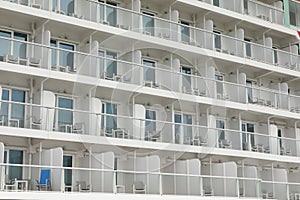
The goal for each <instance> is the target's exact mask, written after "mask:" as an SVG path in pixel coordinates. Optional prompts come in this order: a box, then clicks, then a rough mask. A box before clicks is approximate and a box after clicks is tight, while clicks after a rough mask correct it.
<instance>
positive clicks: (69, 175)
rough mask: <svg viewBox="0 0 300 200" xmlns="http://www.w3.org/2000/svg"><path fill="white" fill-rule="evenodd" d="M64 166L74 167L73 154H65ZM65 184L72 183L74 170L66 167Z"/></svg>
mask: <svg viewBox="0 0 300 200" xmlns="http://www.w3.org/2000/svg"><path fill="white" fill-rule="evenodd" d="M63 166H64V167H72V156H64V157H63ZM64 173H65V185H69V186H70V185H72V170H71V169H65V170H64Z"/></svg>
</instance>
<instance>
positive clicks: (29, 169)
mask: <svg viewBox="0 0 300 200" xmlns="http://www.w3.org/2000/svg"><path fill="white" fill-rule="evenodd" d="M4 167H14V168H21V169H22V170H23V172H25V173H23V174H25V175H23V179H22V180H23V181H27V182H31V180H32V179H38V177H39V175H37V174H39V171H40V170H41V169H49V170H50V171H51V176H52V177H51V180H52V185H51V187H52V188H54V187H55V188H56V189H53V191H57V192H58V191H60V192H64V191H65V188H64V186H65V183H64V181H63V180H64V179H63V177H64V171H65V170H70V171H71V172H72V174H77V175H78V174H84V175H87V177H88V178H84V181H87V184H89V185H92V183H93V181H95V178H93V176H92V175H93V174H96V175H97V173H101V174H102V175H103V176H104V175H105V176H107V177H111V179H113V181H112V184H111V185H109V186H108V185H107V184H106V186H107V188H110V189H108V191H109V193H117V192H118V191H117V190H116V189H117V187H118V184H117V183H116V181H117V180H118V177H125V176H126V175H129V176H132V177H138V176H145V177H144V178H143V180H142V181H143V182H145V183H148V185H146V187H147V190H146V191H145V194H160V195H178V193H177V192H176V189H175V190H174V191H173V192H170V191H169V190H166V189H165V187H164V186H165V185H166V184H170V180H169V179H168V178H169V177H170V178H174V181H176V180H175V178H185V179H186V182H187V183H188V184H189V183H192V182H193V184H198V186H199V187H198V192H199V193H198V194H192V193H190V192H189V191H186V192H185V193H182V194H181V195H193V196H205V191H204V190H205V189H206V187H212V188H213V187H215V184H216V182H217V181H222V182H223V184H224V185H226V184H228V187H229V185H230V184H235V185H236V186H239V183H242V182H243V181H244V182H248V183H253V184H254V185H256V189H255V193H253V194H251V195H249V196H251V197H259V196H260V194H261V191H260V189H259V188H261V187H260V185H261V184H262V179H259V178H247V177H237V176H236V177H234V176H225V175H223V176H216V175H203V174H201V175H200V174H199V175H196V174H188V173H168V172H160V170H159V169H157V171H155V172H151V171H133V170H132V171H131V170H121V169H117V170H114V169H99V168H92V167H89V168H79V167H61V166H51V165H48V166H47V165H36V164H5V163H2V164H0V169H1V171H2V172H4ZM33 172H35V173H33ZM87 173H88V174H87ZM54 174H55V177H54V176H53V175H54ZM155 177H156V178H155ZM150 178H152V181H151V182H149V180H150ZM153 178H155V180H154V179H153ZM73 179H75V180H72V185H71V187H72V189H73V188H74V189H75V188H76V185H74V184H73V183H75V182H77V181H82V180H83V179H80V178H79V176H78V177H77V176H76V177H75V176H74V177H73ZM195 179H197V183H195ZM1 180H2V181H1V183H3V182H4V180H5V173H2V175H1ZM22 180H19V181H22ZM12 181H13V180H12ZM97 181H99V180H97ZM153 181H155V182H153ZM53 183H56V184H58V185H55V186H54V185H53ZM98 183H99V182H98ZM7 184H8V183H7ZM119 184H120V183H119ZM122 184H124V185H123V187H124V186H125V185H126V187H127V188H126V190H125V191H123V192H125V193H133V191H132V189H131V188H132V185H133V184H134V181H133V180H132V181H131V180H129V179H125V182H123V183H122ZM154 185H155V186H156V188H157V189H156V190H152V191H151V190H149V188H151V187H154ZM128 186H130V187H131V188H128ZM101 187H102V186H101V184H100V186H96V185H94V186H93V187H92V188H93V189H92V190H91V191H90V192H92V191H93V190H94V191H97V192H99V191H100V192H104V191H102V189H101ZM1 189H2V190H4V191H8V189H7V188H6V189H5V184H4V185H2V186H1ZM152 189H153V188H152ZM233 189H234V191H235V192H234V193H233V194H231V195H230V196H235V197H238V196H239V194H240V193H239V190H240V188H239V187H236V188H233ZM9 190H11V189H9ZM12 190H20V191H36V190H37V189H36V187H35V185H33V186H32V187H31V188H29V190H28V188H12ZM75 190H76V189H75ZM72 191H74V190H72ZM76 191H78V190H76ZM108 191H107V190H106V193H107V192H108ZM206 195H208V194H206ZM209 195H210V196H227V195H226V193H223V194H209Z"/></svg>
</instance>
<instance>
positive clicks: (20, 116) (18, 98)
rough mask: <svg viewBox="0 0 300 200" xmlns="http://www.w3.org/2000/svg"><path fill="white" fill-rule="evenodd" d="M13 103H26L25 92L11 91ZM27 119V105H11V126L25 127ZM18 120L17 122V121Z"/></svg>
mask: <svg viewBox="0 0 300 200" xmlns="http://www.w3.org/2000/svg"><path fill="white" fill-rule="evenodd" d="M11 93H12V95H11V98H12V99H11V101H13V102H20V103H25V96H26V94H25V91H23V90H14V89H13V90H11ZM24 118H25V105H20V104H12V105H11V119H12V121H11V123H10V124H11V126H14V127H24ZM16 120H17V121H16Z"/></svg>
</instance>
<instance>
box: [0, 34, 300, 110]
mask: <svg viewBox="0 0 300 200" xmlns="http://www.w3.org/2000/svg"><path fill="white" fill-rule="evenodd" d="M1 40H4V41H6V40H7V41H11V42H14V43H21V44H26V45H27V49H28V50H27V51H28V52H27V58H25V59H24V58H22V59H20V60H18V57H17V56H16V57H14V55H12V57H13V58H12V60H9V58H5V59H6V60H5V61H6V62H11V63H16V64H22V65H26V66H32V67H40V68H44V69H48V70H51V69H52V70H58V71H63V72H69V73H77V74H78V75H86V76H91V77H96V78H103V79H109V80H114V81H121V82H124V83H128V84H135V85H144V86H149V87H155V88H160V89H166V90H170V91H174V92H183V93H189V94H193V95H198V96H204V97H210V98H220V99H223V100H228V101H233V102H238V103H250V104H259V105H263V106H269V107H273V108H277V109H284V110H290V111H292V112H296V113H299V112H300V104H299V105H298V103H297V102H298V99H300V97H299V96H297V95H292V94H288V93H287V91H286V92H281V91H279V90H275V89H269V88H265V87H261V86H252V87H249V86H246V85H241V84H237V83H233V82H226V81H219V80H214V79H211V78H206V77H203V76H201V74H199V72H198V70H197V68H196V69H194V70H196V71H195V73H194V74H184V73H181V72H178V71H174V70H171V66H167V65H163V64H160V63H159V64H158V65H157V66H156V67H154V68H153V67H149V66H144V65H142V64H140V63H133V62H130V61H124V60H119V59H112V58H107V57H102V56H98V55H92V54H88V53H83V52H78V51H70V50H65V49H60V48H58V47H49V46H47V45H41V44H36V43H32V42H24V41H20V40H15V39H11V38H5V37H0V41H1ZM34 50H40V51H42V52H44V54H43V55H42V56H41V57H36V55H35V54H30V53H29V52H33V51H34ZM53 50H55V51H56V54H58V53H59V52H63V53H64V54H71V55H72V56H73V61H72V63H73V66H72V68H71V69H69V67H70V66H60V65H59V64H58V65H57V66H52V65H51V63H49V61H51V60H52V58H51V51H53ZM5 56H9V55H3V56H2V57H3V59H4V57H5ZM31 58H35V59H36V60H38V61H39V63H40V64H39V66H37V65H36V64H31V63H29V60H30V59H31ZM107 61H111V62H114V63H115V68H116V70H117V71H120V70H121V71H122V72H117V74H111V76H106V75H107V74H106V70H107V69H106V68H107V67H108V66H107V64H106V63H107ZM55 63H59V61H58V60H56V58H55ZM100 65H101V66H102V70H101V69H99V67H100ZM88 68H89V69H90V70H87V69H88ZM141 70H142V71H145V70H153V71H154V74H156V75H155V77H156V78H155V80H153V83H151V84H149V83H147V81H146V82H145V77H140V78H139V79H135V80H134V79H133V78H132V76H134V73H138V72H141ZM85 71H91V72H90V73H86V72H85ZM199 71H200V70H199ZM95 72H96V73H95ZM164 74H165V75H168V76H169V75H170V74H171V75H172V76H174V79H179V83H180V80H181V81H183V82H188V85H187V88H183V85H184V84H183V83H181V84H178V86H175V85H174V84H173V85H172V84H170V83H164V82H163V79H161V78H159V77H158V75H161V76H163V77H165V76H164ZM188 79H190V80H189V81H188ZM216 84H218V85H221V86H222V88H223V93H222V94H217V91H216V90H215V88H216ZM230 91H235V92H234V93H233V94H232V95H230V94H229V92H230ZM247 91H251V92H252V93H253V96H252V97H251V98H253V99H250V101H249V100H247V99H248V98H250V97H249V96H247ZM220 95H221V96H220Z"/></svg>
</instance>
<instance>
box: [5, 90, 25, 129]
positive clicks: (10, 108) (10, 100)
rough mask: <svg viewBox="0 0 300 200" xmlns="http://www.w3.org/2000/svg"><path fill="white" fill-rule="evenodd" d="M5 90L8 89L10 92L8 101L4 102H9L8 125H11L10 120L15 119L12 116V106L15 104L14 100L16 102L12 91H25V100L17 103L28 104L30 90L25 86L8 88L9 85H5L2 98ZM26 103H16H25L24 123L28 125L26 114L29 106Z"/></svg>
mask: <svg viewBox="0 0 300 200" xmlns="http://www.w3.org/2000/svg"><path fill="white" fill-rule="evenodd" d="M3 90H7V91H8V93H9V96H8V102H7V103H6V102H3V104H4V103H6V104H8V108H7V109H8V111H7V112H8V113H7V126H9V127H10V126H11V124H10V120H13V118H12V106H13V104H14V102H16V101H12V91H13V90H18V91H22V92H24V102H16V103H24V104H26V103H27V97H28V91H29V90H28V89H25V88H7V87H3V88H2V98H3ZM1 100H2V99H1ZM24 104H15V105H23V106H24V116H23V121H24V124H23V126H24V127H26V115H27V110H28V108H27V106H26V105H24ZM1 109H2V107H1ZM1 117H2V116H1ZM19 126H20V124H19Z"/></svg>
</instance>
